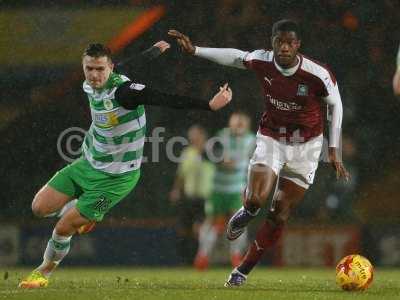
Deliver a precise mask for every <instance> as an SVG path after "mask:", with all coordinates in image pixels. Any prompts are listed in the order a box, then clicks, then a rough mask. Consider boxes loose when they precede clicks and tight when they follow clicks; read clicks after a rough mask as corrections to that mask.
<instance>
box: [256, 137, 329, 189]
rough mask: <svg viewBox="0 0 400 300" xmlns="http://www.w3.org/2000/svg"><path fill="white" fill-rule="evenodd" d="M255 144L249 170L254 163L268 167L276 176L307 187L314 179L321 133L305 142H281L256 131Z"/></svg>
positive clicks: (320, 144)
mask: <svg viewBox="0 0 400 300" xmlns="http://www.w3.org/2000/svg"><path fill="white" fill-rule="evenodd" d="M256 143H257V146H256V150H255V151H254V154H253V157H252V158H251V160H250V164H249V171H250V170H251V169H252V168H254V165H256V164H262V165H266V166H268V167H270V168H271V169H272V170H273V171H274V172H275V174H276V175H277V176H279V177H282V178H286V179H289V180H290V181H293V182H294V183H296V184H297V185H299V186H301V187H303V188H305V189H307V188H308V187H309V186H310V185H311V184H312V183H313V181H314V176H315V171H316V170H317V168H318V161H319V157H320V154H321V150H322V144H323V136H322V134H321V135H319V136H317V137H315V138H313V139H311V140H309V141H307V142H305V143H296V144H289V143H282V142H279V141H277V140H275V139H273V138H271V137H269V136H265V135H262V134H261V133H259V132H258V133H257V141H256Z"/></svg>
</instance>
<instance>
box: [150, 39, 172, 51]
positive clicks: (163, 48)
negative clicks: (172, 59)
mask: <svg viewBox="0 0 400 300" xmlns="http://www.w3.org/2000/svg"><path fill="white" fill-rule="evenodd" d="M153 47H157V48H158V49H160V51H161V53H163V52H164V51H166V50H168V49H169V48H171V45H170V44H169V43H167V42H166V41H158V42H157V43H155V44H154V45H153Z"/></svg>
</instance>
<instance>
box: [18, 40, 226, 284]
mask: <svg viewBox="0 0 400 300" xmlns="http://www.w3.org/2000/svg"><path fill="white" fill-rule="evenodd" d="M168 48H169V44H168V43H166V42H163V41H161V42H158V43H156V44H155V45H154V46H153V47H152V48H150V49H149V50H148V51H147V54H149V56H157V55H159V54H160V53H162V52H163V51H165V50H166V49H168ZM154 53H155V55H154ZM82 66H83V71H84V74H85V79H86V80H85V82H84V83H83V90H84V91H85V93H86V94H87V96H88V99H89V104H90V109H91V115H92V124H91V126H90V128H89V130H88V133H87V134H86V137H85V140H84V142H83V145H82V150H83V155H82V157H81V158H79V159H78V160H76V161H75V162H73V163H72V164H70V165H68V166H66V167H65V168H63V169H62V170H60V171H59V172H57V173H56V174H55V175H54V176H53V178H51V179H50V181H49V182H48V183H47V184H46V185H44V186H43V187H42V189H41V190H40V191H39V192H38V193H37V194H36V196H35V198H34V200H33V202H32V211H33V213H34V214H35V215H36V216H38V217H46V216H50V215H53V214H54V213H56V212H58V211H60V210H65V209H63V207H65V206H67V205H68V203H71V201H72V200H73V199H77V202H76V205H72V206H71V207H70V208H69V209H68V210H65V213H64V214H63V215H62V217H61V219H60V220H59V221H58V222H57V224H56V226H55V228H54V231H53V234H52V236H51V238H50V240H49V242H48V244H47V247H46V250H45V253H44V256H43V262H42V264H41V265H40V266H39V267H38V268H36V269H35V270H34V271H33V272H32V273H31V274H30V275H29V276H28V277H27V278H26V279H24V280H22V281H21V282H20V284H19V286H20V287H21V288H40V287H46V286H47V285H48V280H49V276H50V275H51V273H52V271H53V270H54V269H55V268H56V267H57V265H58V264H59V263H60V262H61V261H62V259H63V258H64V257H65V256H66V255H67V254H68V251H69V248H70V241H71V238H72V236H73V235H74V234H75V233H76V232H77V231H78V230H79V228H81V227H82V226H87V225H89V224H91V223H93V222H100V221H101V220H102V219H103V217H104V215H105V214H106V213H107V212H108V211H109V210H110V209H111V208H112V207H113V206H114V205H116V204H117V203H118V202H119V201H121V200H122V199H123V198H124V197H125V196H126V195H128V193H129V192H130V191H132V189H133V188H134V187H135V186H136V184H137V182H138V180H139V177H140V165H141V160H142V153H143V146H144V136H145V128H146V117H145V111H144V107H143V105H146V104H148V105H161V106H168V107H173V108H193V109H203V110H212V111H215V110H218V109H220V108H222V107H223V106H225V105H226V104H228V103H229V102H230V100H231V99H232V91H231V90H230V88H229V87H228V85H227V84H225V85H224V86H223V87H221V88H220V91H219V92H218V93H217V94H215V95H214V97H213V98H212V99H211V100H210V101H203V100H200V99H195V98H190V97H185V96H179V95H169V94H166V93H162V92H158V91H155V90H153V89H151V88H149V87H147V86H145V85H143V84H140V83H136V82H134V81H131V80H130V79H129V78H128V77H126V76H124V75H120V74H117V73H114V72H113V68H114V64H113V62H112V60H111V52H110V50H109V49H108V48H107V47H105V46H104V45H102V44H91V45H89V46H88V48H87V49H86V50H85V51H84V53H83V57H82Z"/></svg>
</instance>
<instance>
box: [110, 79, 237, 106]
mask: <svg viewBox="0 0 400 300" xmlns="http://www.w3.org/2000/svg"><path fill="white" fill-rule="evenodd" d="M115 99H116V100H117V101H118V103H119V104H120V105H122V106H123V107H124V108H126V109H135V108H136V107H137V106H138V105H141V104H144V105H158V106H166V107H171V108H177V109H200V110H211V111H216V110H219V109H221V108H223V107H224V106H226V105H227V104H228V103H229V102H230V101H231V100H232V90H231V89H230V88H229V86H228V84H227V83H225V84H224V85H223V86H221V87H220V88H219V92H217V93H216V94H215V95H214V96H213V97H212V98H211V99H209V100H206V101H205V100H202V99H198V98H192V97H188V96H181V95H173V94H167V93H163V92H159V91H157V90H154V89H151V88H149V87H146V86H145V85H143V84H138V83H132V82H126V83H124V84H123V85H121V86H120V87H119V88H118V89H117V91H116V92H115Z"/></svg>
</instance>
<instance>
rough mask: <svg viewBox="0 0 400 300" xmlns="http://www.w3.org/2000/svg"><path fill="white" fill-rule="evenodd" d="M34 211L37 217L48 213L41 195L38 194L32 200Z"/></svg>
mask: <svg viewBox="0 0 400 300" xmlns="http://www.w3.org/2000/svg"><path fill="white" fill-rule="evenodd" d="M32 212H33V214H34V215H35V216H36V217H39V218H43V217H45V216H46V215H47V211H46V207H45V206H44V205H43V201H41V199H40V195H39V194H36V196H35V198H34V199H33V201H32Z"/></svg>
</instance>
